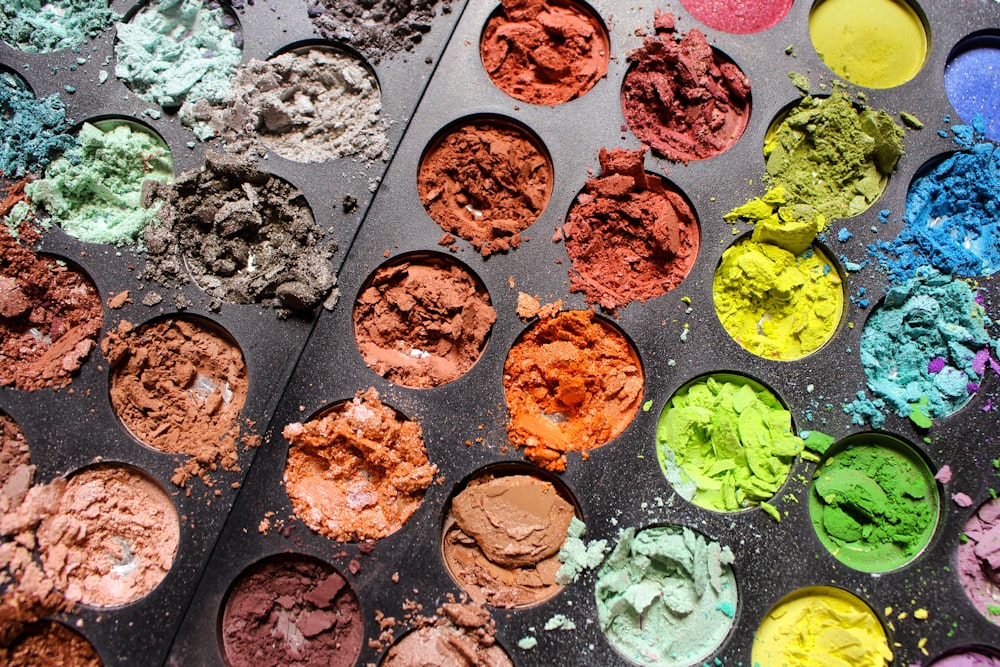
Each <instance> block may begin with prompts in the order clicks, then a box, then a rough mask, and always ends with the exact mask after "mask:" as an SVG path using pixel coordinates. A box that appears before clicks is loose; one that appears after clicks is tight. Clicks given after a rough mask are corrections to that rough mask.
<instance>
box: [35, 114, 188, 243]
mask: <svg viewBox="0 0 1000 667" xmlns="http://www.w3.org/2000/svg"><path fill="white" fill-rule="evenodd" d="M173 178H174V165H173V159H172V158H171V157H170V150H169V149H168V148H167V147H166V146H165V145H164V144H163V142H162V141H161V140H160V139H159V138H158V137H156V136H154V135H153V134H152V133H150V132H148V131H146V130H139V129H137V128H135V127H133V126H132V125H129V124H125V123H119V124H114V125H113V127H108V128H107V129H100V128H98V127H95V126H94V125H91V124H89V123H84V125H83V127H82V128H81V130H80V146H79V147H77V148H74V149H72V150H70V151H68V152H67V153H66V155H65V156H64V157H62V158H59V159H58V160H56V161H55V162H53V163H52V164H51V165H49V168H48V169H47V170H46V171H45V178H43V179H41V180H38V181H35V182H33V183H29V184H28V185H27V186H26V187H25V191H26V192H27V194H28V197H30V198H31V200H32V202H33V203H34V204H35V205H36V206H40V207H42V208H44V209H45V210H46V211H47V212H48V214H49V215H50V216H51V217H52V219H53V221H54V222H55V223H56V224H58V225H59V226H60V227H62V229H63V231H65V232H66V233H67V234H69V235H70V236H74V237H76V238H78V239H80V240H81V241H87V242H89V243H109V244H115V245H119V246H121V245H127V244H131V243H135V242H136V239H138V238H139V234H140V233H141V232H142V230H143V229H145V227H146V225H147V224H148V223H149V222H150V221H152V219H153V217H154V216H155V215H156V210H157V209H156V208H144V207H143V206H142V205H141V199H142V187H143V185H142V184H143V182H144V181H146V180H149V179H152V180H156V181H160V182H163V183H169V182H171V181H173Z"/></svg>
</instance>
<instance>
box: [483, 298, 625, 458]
mask: <svg viewBox="0 0 1000 667" xmlns="http://www.w3.org/2000/svg"><path fill="white" fill-rule="evenodd" d="M644 381H645V378H644V374H643V371H642V365H641V364H640V362H639V357H638V354H637V353H636V351H635V349H634V348H633V347H632V345H631V343H630V342H629V341H628V339H627V338H626V337H625V336H624V335H623V334H622V333H621V331H619V330H618V329H617V328H616V327H614V326H613V325H612V324H610V323H608V322H606V321H604V320H603V319H600V318H598V317H597V316H596V315H595V314H594V313H593V312H592V311H589V310H570V311H562V312H559V313H557V314H555V315H553V316H551V317H544V318H542V319H539V320H538V321H537V322H535V323H534V324H533V325H532V326H531V327H529V328H528V329H527V330H526V331H525V332H524V333H523V334H521V337H520V338H519V339H518V341H517V342H516V343H515V344H514V345H513V347H511V349H510V351H509V352H508V353H507V360H506V362H505V363H504V374H503V388H504V398H505V400H506V404H507V410H508V412H509V414H510V419H509V421H508V422H507V435H508V437H509V438H510V441H511V443H513V444H514V445H515V446H517V447H523V448H524V453H525V456H527V457H528V458H529V459H530V460H531V461H533V462H534V463H536V464H538V465H539V466H541V467H542V468H545V469H547V470H555V471H561V470H564V469H565V468H566V453H567V452H577V451H579V452H583V453H584V454H583V455H584V457H586V452H587V451H588V450H591V449H595V448H597V447H600V446H602V445H604V444H606V443H608V442H610V441H611V440H613V439H614V438H615V437H617V436H618V435H619V434H620V433H621V432H622V431H624V430H625V429H626V428H627V427H628V425H629V424H630V423H632V419H633V418H634V417H635V415H636V413H637V412H638V410H639V403H640V402H641V401H642V388H643V383H644Z"/></svg>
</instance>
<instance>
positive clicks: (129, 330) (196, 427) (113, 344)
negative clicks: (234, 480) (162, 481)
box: [101, 318, 249, 486]
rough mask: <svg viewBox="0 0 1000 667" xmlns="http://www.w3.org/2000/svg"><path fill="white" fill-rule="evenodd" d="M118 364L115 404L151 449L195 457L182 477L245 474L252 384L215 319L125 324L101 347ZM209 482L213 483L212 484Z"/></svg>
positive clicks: (113, 387) (114, 381) (113, 386)
mask: <svg viewBox="0 0 1000 667" xmlns="http://www.w3.org/2000/svg"><path fill="white" fill-rule="evenodd" d="M101 351H102V352H103V353H104V356H105V357H107V359H108V362H109V363H110V365H111V405H112V407H113V408H114V409H115V412H116V413H117V415H118V417H119V419H121V420H122V423H123V424H124V425H125V427H126V428H127V429H128V430H129V431H130V432H131V433H132V435H134V436H135V437H136V438H137V439H138V440H139V441H141V442H142V443H143V444H145V445H147V446H149V447H152V448H154V449H158V450H160V451H163V452H169V453H171V454H186V455H188V456H190V457H191V459H190V461H188V462H187V463H186V464H185V465H184V466H183V467H182V469H180V470H179V471H178V473H177V475H175V479H174V481H175V483H177V484H180V485H181V486H183V485H184V483H186V481H187V479H188V477H189V476H190V475H191V474H202V475H203V477H204V473H205V471H206V470H207V469H211V468H213V467H214V466H216V465H221V466H222V467H223V468H225V469H227V470H235V469H237V463H238V458H239V456H238V452H237V439H238V438H239V431H240V428H239V424H238V419H239V416H240V411H241V410H242V409H243V403H244V402H245V401H246V396H247V389H248V385H249V380H248V378H247V368H246V364H245V363H244V361H243V354H242V352H241V351H240V349H239V347H237V346H236V344H235V342H233V341H232V340H231V339H230V338H229V337H228V336H227V335H224V334H223V333H222V332H221V331H219V330H216V328H215V327H214V326H213V325H211V324H210V323H209V322H208V321H207V320H199V319H195V318H170V319H164V320H159V321H154V322H152V323H150V324H146V325H143V326H141V327H138V328H136V327H134V326H133V325H132V324H130V323H129V322H125V321H123V322H120V323H119V325H118V329H117V330H115V331H112V332H111V333H109V334H108V335H107V337H106V338H105V339H104V340H103V341H102V342H101ZM206 481H207V480H206Z"/></svg>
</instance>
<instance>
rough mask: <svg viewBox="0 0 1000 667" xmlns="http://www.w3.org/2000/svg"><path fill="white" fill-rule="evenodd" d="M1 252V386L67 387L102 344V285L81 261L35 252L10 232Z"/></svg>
mask: <svg viewBox="0 0 1000 667" xmlns="http://www.w3.org/2000/svg"><path fill="white" fill-rule="evenodd" d="M26 224H28V223H26ZM29 233H30V232H29ZM0 251H2V253H0V256H2V260H0V286H2V291H3V292H4V293H5V294H4V297H3V312H2V315H3V316H2V317H0V357H3V359H4V362H3V363H2V364H0V385H2V386H14V387H17V388H18V389H25V390H29V391H31V390H35V389H41V388H52V389H59V388H61V387H65V386H66V385H68V384H69V383H70V380H71V379H72V376H73V375H74V374H75V373H76V372H77V371H78V370H79V369H80V367H81V366H82V365H83V363H84V362H85V361H86V359H87V358H88V357H89V356H90V353H91V352H92V351H93V349H94V348H95V347H96V346H97V339H98V338H99V334H100V331H101V326H102V325H103V323H104V307H103V304H102V303H101V296H100V294H99V293H98V291H97V287H96V285H95V284H94V281H93V280H92V279H91V277H90V276H89V274H87V272H85V271H84V270H83V269H82V268H81V267H79V266H78V265H77V264H76V263H75V262H72V261H70V260H65V259H63V258H62V257H57V256H49V255H45V254H42V253H35V252H33V251H32V250H31V249H30V248H27V247H24V246H22V245H21V244H20V243H19V242H18V240H17V239H16V238H14V237H13V236H11V235H10V234H8V233H7V232H6V231H4V232H0Z"/></svg>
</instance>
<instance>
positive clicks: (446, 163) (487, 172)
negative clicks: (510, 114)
mask: <svg viewBox="0 0 1000 667" xmlns="http://www.w3.org/2000/svg"><path fill="white" fill-rule="evenodd" d="M553 180H554V173H553V169H552V160H551V159H550V158H549V156H548V152H547V151H546V150H545V147H544V146H543V145H542V144H541V142H540V140H539V139H538V138H536V137H535V136H534V135H532V134H531V133H530V132H529V131H528V130H527V129H525V128H524V127H522V126H521V125H516V124H514V123H511V122H504V121H500V120H494V119H479V120H470V121H465V122H463V123H462V124H461V125H458V126H456V127H453V128H450V129H448V130H445V131H444V132H443V133H442V134H440V135H439V136H438V137H436V138H435V139H434V140H433V141H432V143H431V147H430V148H429V150H428V151H427V152H426V153H424V155H423V157H422V158H421V160H420V167H419V169H418V171H417V192H418V193H419V194H420V201H422V202H423V204H424V208H425V209H427V213H428V214H429V215H430V216H431V218H432V219H433V220H434V222H436V223H438V225H440V226H441V227H442V228H443V229H444V230H445V231H447V232H450V233H452V234H455V235H457V236H459V237H461V238H463V239H465V240H466V241H468V242H469V243H471V244H472V246H473V247H474V248H475V249H476V250H478V251H479V252H481V253H482V254H483V256H488V255H490V254H492V253H494V252H500V251H506V250H508V249H510V248H517V247H518V246H520V245H521V232H523V231H524V230H525V229H527V228H528V227H529V226H530V225H531V224H532V223H533V222H534V221H535V220H536V219H537V218H538V216H539V215H541V214H542V211H543V210H544V209H545V206H546V205H547V204H548V202H549V197H550V196H551V195H552V184H553Z"/></svg>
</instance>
